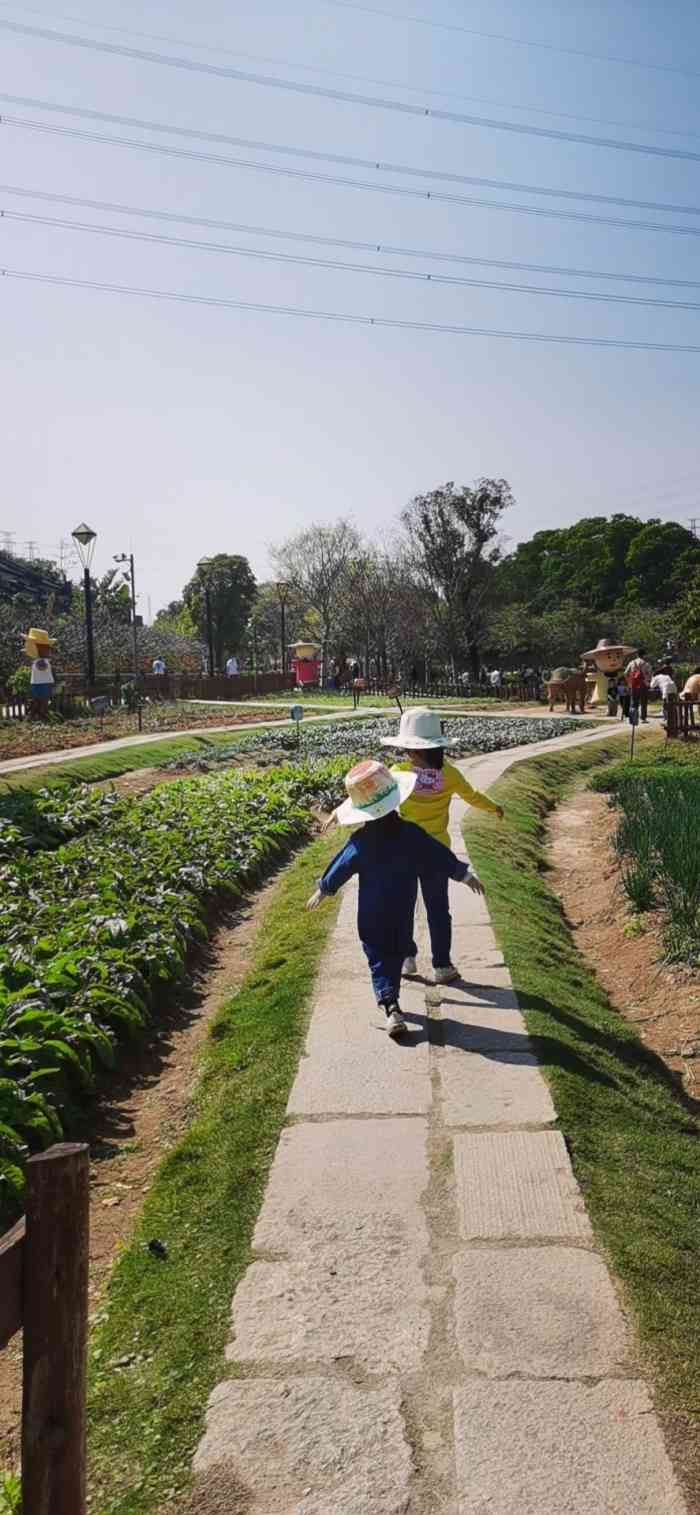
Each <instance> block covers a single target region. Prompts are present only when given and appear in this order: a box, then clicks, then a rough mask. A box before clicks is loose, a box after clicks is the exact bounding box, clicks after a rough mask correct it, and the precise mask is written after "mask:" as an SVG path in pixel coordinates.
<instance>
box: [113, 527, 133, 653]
mask: <svg viewBox="0 0 700 1515" xmlns="http://www.w3.org/2000/svg"><path fill="white" fill-rule="evenodd" d="M114 561H115V563H128V564H129V574H128V577H129V579H130V581H131V636H132V642H133V649H134V678H135V679H137V678H138V676H139V638H138V627H137V625H136V574H135V572H134V554H133V552H117V553H115V554H114ZM124 578H127V574H126V573H125V574H124Z"/></svg>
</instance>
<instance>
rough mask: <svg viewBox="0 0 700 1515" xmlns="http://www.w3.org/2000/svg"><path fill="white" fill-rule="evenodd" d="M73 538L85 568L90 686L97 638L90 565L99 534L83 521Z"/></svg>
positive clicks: (73, 532)
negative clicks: (94, 629) (93, 614)
mask: <svg viewBox="0 0 700 1515" xmlns="http://www.w3.org/2000/svg"><path fill="white" fill-rule="evenodd" d="M71 536H72V538H73V541H74V542H75V545H76V547H77V549H78V556H79V558H80V562H81V564H82V568H83V587H84V590H85V632H86V637H87V681H88V686H89V687H90V686H91V685H93V684H94V682H95V636H94V632H93V629H92V584H91V582H90V565H91V563H92V556H93V553H94V551H95V542H96V540H97V532H95V531H93V530H92V528H91V527H90V526H86V525H85V522H84V521H82V522H81V524H80V526H76V528H75V531H72V532H71Z"/></svg>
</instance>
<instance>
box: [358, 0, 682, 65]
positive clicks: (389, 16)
mask: <svg viewBox="0 0 700 1515" xmlns="http://www.w3.org/2000/svg"><path fill="white" fill-rule="evenodd" d="M329 4H330V5H334V6H336V8H337V9H339V10H347V11H364V13H365V14H366V15H370V16H383V17H384V18H385V19H386V20H387V21H407V22H409V23H410V24H411V25H414V26H430V27H434V28H435V29H436V30H437V31H444V32H463V33H464V34H465V35H466V36H468V37H484V38H486V39H487V40H488V41H489V42H508V43H510V44H511V45H512V46H513V47H537V48H543V49H544V50H545V51H546V52H548V53H569V54H570V55H572V56H573V57H575V58H592V59H593V60H594V61H595V62H597V63H620V64H623V65H624V66H625V67H627V68H647V69H652V70H654V71H656V72H659V73H663V74H686V75H687V76H688V77H689V78H691V79H697V78H700V72H699V71H698V69H695V68H682V67H681V66H680V64H677V63H645V62H644V61H643V59H641V58H625V57H620V56H619V54H616V53H594V52H591V51H589V50H588V49H586V48H583V47H562V46H561V45H560V44H558V43H554V42H534V41H533V40H532V39H531V38H528V37H509V36H507V35H506V34H505V33H503V32H484V31H477V29H476V27H473V26H462V25H461V24H460V23H458V22H455V21H435V20H434V19H433V18H432V17H429V16H407V15H405V14H404V15H399V14H398V12H397V11H387V10H382V9H380V7H379V6H376V5H363V4H360V0H329Z"/></svg>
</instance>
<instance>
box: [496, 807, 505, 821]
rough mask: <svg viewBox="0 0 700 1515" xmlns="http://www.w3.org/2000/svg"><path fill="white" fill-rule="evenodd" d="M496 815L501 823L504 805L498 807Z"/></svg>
mask: <svg viewBox="0 0 700 1515" xmlns="http://www.w3.org/2000/svg"><path fill="white" fill-rule="evenodd" d="M496 815H497V816H498V819H499V821H502V820H503V806H502V805H497V806H496Z"/></svg>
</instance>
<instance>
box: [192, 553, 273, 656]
mask: <svg viewBox="0 0 700 1515" xmlns="http://www.w3.org/2000/svg"><path fill="white" fill-rule="evenodd" d="M205 583H206V586H207V587H208V591H209V601H210V605H211V621H212V637H213V642H214V662H215V665H216V667H217V668H223V666H224V662H225V654H226V653H227V652H228V653H231V652H238V651H239V649H240V646H241V641H242V639H243V634H244V631H245V627H246V623H247V621H248V617H249V615H250V612H251V608H252V606H253V602H254V600H255V588H256V585H255V578H254V576H253V573H252V572H251V568H250V564H249V562H248V559H247V558H242V557H239V556H237V555H232V554H230V553H226V552H219V553H217V555H216V557H213V558H210V559H209V560H208V563H207V567H206V569H202V568H200V567H199V566H198V567H197V570H196V572H195V574H194V575H193V577H192V578H191V579H190V581H189V583H188V584H186V585H185V588H184V589H183V591H182V598H183V600H184V602H185V605H186V606H187V609H188V610H189V612H190V614H191V616H192V619H193V621H194V624H195V626H196V628H197V631H198V633H199V635H200V637H201V638H202V640H203V641H204V642H205V643H208V638H209V631H208V624H207V595H206V592H205Z"/></svg>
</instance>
